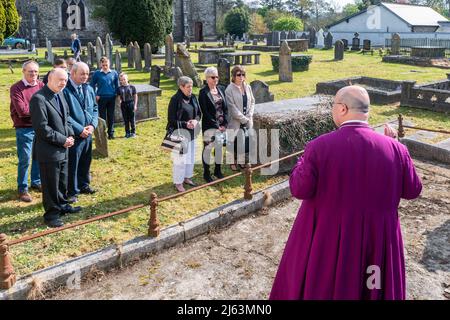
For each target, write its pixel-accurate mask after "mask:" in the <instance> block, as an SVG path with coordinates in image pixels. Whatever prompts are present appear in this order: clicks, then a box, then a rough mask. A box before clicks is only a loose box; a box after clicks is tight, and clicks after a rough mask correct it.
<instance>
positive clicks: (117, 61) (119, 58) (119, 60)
mask: <svg viewBox="0 0 450 320" xmlns="http://www.w3.org/2000/svg"><path fill="white" fill-rule="evenodd" d="M114 60H115V65H116V71H117V73H118V74H120V73H121V72H122V56H121V55H120V52H119V50H116V54H115V56H114Z"/></svg>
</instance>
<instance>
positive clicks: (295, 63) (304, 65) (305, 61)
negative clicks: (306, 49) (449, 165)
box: [271, 54, 312, 72]
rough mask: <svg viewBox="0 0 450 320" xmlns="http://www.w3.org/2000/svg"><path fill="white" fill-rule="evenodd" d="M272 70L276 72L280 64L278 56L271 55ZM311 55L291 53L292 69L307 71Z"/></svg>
mask: <svg viewBox="0 0 450 320" xmlns="http://www.w3.org/2000/svg"><path fill="white" fill-rule="evenodd" d="M271 58H272V67H273V70H274V71H276V72H278V68H279V66H280V57H279V56H271ZM311 61H312V56H309V55H305V54H302V55H292V71H308V70H309V64H310V63H311Z"/></svg>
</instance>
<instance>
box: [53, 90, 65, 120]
mask: <svg viewBox="0 0 450 320" xmlns="http://www.w3.org/2000/svg"><path fill="white" fill-rule="evenodd" d="M55 99H56V104H57V105H58V107H59V110H61V114H62V116H63V118H64V107H63V104H62V102H61V99H60V98H59V95H57V94H55Z"/></svg>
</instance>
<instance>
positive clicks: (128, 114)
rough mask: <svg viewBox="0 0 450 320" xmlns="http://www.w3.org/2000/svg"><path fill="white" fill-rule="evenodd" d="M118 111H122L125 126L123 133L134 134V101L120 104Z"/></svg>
mask: <svg viewBox="0 0 450 320" xmlns="http://www.w3.org/2000/svg"><path fill="white" fill-rule="evenodd" d="M120 109H121V110H122V117H123V122H124V124H125V133H136V120H135V115H134V101H131V102H124V103H121V104H120ZM130 129H131V131H130Z"/></svg>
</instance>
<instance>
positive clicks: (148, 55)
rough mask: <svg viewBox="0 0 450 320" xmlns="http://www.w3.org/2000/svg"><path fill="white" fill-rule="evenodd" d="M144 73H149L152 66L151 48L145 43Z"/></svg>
mask: <svg viewBox="0 0 450 320" xmlns="http://www.w3.org/2000/svg"><path fill="white" fill-rule="evenodd" d="M144 61H145V65H144V71H145V72H150V68H151V66H152V47H151V46H150V43H146V44H145V45H144Z"/></svg>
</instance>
